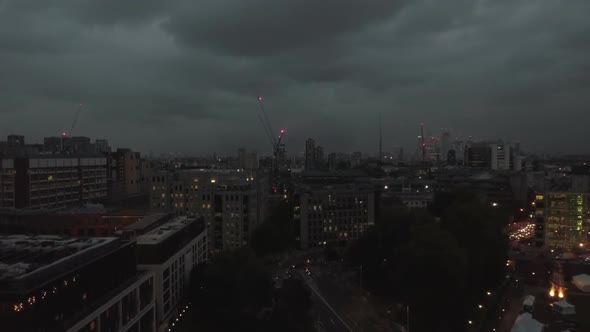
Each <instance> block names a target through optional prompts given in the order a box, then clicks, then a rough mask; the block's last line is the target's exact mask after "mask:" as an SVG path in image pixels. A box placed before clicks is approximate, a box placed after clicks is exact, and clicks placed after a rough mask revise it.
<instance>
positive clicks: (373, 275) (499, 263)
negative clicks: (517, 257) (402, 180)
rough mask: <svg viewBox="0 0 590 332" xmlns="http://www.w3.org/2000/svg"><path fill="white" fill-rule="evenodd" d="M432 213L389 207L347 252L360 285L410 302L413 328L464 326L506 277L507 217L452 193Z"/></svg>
mask: <svg viewBox="0 0 590 332" xmlns="http://www.w3.org/2000/svg"><path fill="white" fill-rule="evenodd" d="M445 205H446V207H444V208H442V209H440V210H439V211H438V213H437V214H438V216H437V218H435V217H434V216H433V215H432V214H429V213H420V212H410V211H409V210H405V209H397V210H395V211H393V210H392V211H388V212H387V213H384V214H382V215H381V217H380V220H379V222H378V224H377V225H376V226H375V227H374V228H373V229H372V230H371V231H369V232H368V233H367V234H366V235H365V236H364V237H363V238H362V239H361V240H359V241H358V242H357V243H356V244H355V245H353V247H352V248H351V250H350V252H349V259H350V261H351V262H352V263H353V264H354V265H357V266H358V265H362V266H363V270H362V271H363V278H364V280H365V286H366V287H367V288H368V289H369V290H370V291H371V292H372V293H374V294H378V295H381V296H385V297H387V298H390V299H391V300H392V302H397V303H403V304H405V305H409V306H410V308H411V312H412V314H411V315H410V321H411V325H412V330H413V331H462V330H464V329H465V327H466V324H467V321H468V320H469V319H472V317H476V311H477V305H478V303H480V302H481V301H482V299H483V298H484V297H485V296H486V292H487V291H488V290H493V289H495V288H496V287H497V286H498V285H499V284H500V282H501V280H502V278H503V276H504V274H505V262H506V244H507V242H506V241H507V240H506V236H505V235H504V234H503V231H502V230H503V226H504V222H503V221H504V220H505V217H506V216H505V215H504V214H503V212H502V211H501V210H498V209H494V208H493V207H491V206H488V205H486V204H484V203H482V202H481V201H479V200H477V199H476V198H474V197H472V196H469V195H457V196H455V197H453V199H452V201H451V202H449V203H448V204H445Z"/></svg>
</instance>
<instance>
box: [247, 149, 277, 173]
mask: <svg viewBox="0 0 590 332" xmlns="http://www.w3.org/2000/svg"><path fill="white" fill-rule="evenodd" d="M278 157H279V156H277V159H280V158H278ZM275 162H280V160H277V161H275ZM238 163H239V165H238V168H240V169H257V168H258V154H257V153H256V152H253V151H252V152H249V151H247V150H246V149H244V148H242V149H238Z"/></svg>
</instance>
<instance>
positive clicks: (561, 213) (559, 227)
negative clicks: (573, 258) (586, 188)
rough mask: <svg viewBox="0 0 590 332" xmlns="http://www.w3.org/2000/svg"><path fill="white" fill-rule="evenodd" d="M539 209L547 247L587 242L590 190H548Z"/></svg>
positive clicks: (570, 247)
mask: <svg viewBox="0 0 590 332" xmlns="http://www.w3.org/2000/svg"><path fill="white" fill-rule="evenodd" d="M538 208H539V207H538ZM543 212H544V213H543V217H544V225H545V227H544V231H545V243H544V244H545V245H546V246H547V247H550V248H562V249H572V248H579V247H583V248H586V247H587V246H589V245H590V193H575V192H548V193H546V194H545V202H544V211H543Z"/></svg>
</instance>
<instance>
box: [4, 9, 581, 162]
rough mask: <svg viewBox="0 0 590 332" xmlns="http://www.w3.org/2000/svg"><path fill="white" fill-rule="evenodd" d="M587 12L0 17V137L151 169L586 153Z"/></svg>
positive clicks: (115, 12) (47, 12)
mask: <svg viewBox="0 0 590 332" xmlns="http://www.w3.org/2000/svg"><path fill="white" fill-rule="evenodd" d="M588 12H590V2H588V1H583V0H573V1H567V2H556V1H552V0H493V1H492V0H469V1H468V0H450V1H444V2H443V1H436V0H413V1H409V0H401V1H390V0H366V1H361V2H359V1H354V0H340V1H336V0H325V1H311V0H301V1H290V0H278V1H277V0H274V1H273V0H252V1H246V2H245V1H241V0H206V1H199V2H195V1H189V0H170V1H157V0H148V1H146V0H142V1H139V0H132V1H115V0H107V1H105V0H77V1H75V0H56V1H51V2H49V1H47V2H45V1H41V2H40V1H34V0H0V134H1V135H4V134H10V133H22V134H25V135H27V137H29V140H33V141H35V140H39V139H41V138H42V137H43V136H49V135H54V134H55V133H59V132H61V131H62V130H64V129H66V128H68V127H69V125H70V123H71V119H72V116H73V114H74V112H75V109H76V105H78V104H79V103H80V102H82V103H84V104H85V105H86V108H85V110H84V112H83V113H82V114H81V117H80V120H79V124H78V128H77V129H76V132H77V133H78V134H84V135H87V136H91V137H107V138H109V139H110V140H111V141H112V142H113V144H114V145H116V146H128V147H131V148H134V149H139V150H142V151H144V152H148V151H154V152H165V151H171V152H189V153H194V154H199V153H209V152H213V151H217V152H232V151H234V150H235V149H237V148H238V147H240V146H247V147H251V148H254V149H257V150H259V151H261V152H263V153H267V152H269V151H268V150H269V145H268V143H267V142H266V140H265V136H264V134H263V131H262V128H261V126H260V125H259V123H258V120H257V118H256V113H257V104H256V96H257V95H258V94H264V95H265V97H266V103H267V110H268V112H269V115H270V118H271V120H272V122H273V124H274V126H275V127H276V128H277V129H278V128H279V127H286V128H287V129H288V136H287V137H286V143H287V149H288V151H289V152H290V153H299V152H301V151H302V150H303V149H304V144H303V142H304V140H305V139H306V138H308V137H314V138H316V140H317V141H319V142H320V144H323V145H325V146H326V148H327V149H328V150H329V151H353V150H365V151H367V152H374V151H375V150H376V147H377V144H376V142H377V137H376V135H375V133H376V128H377V123H378V122H377V119H378V114H379V113H382V115H383V123H384V127H385V129H386V130H385V133H384V142H385V144H384V146H385V148H386V149H388V150H391V149H393V148H394V147H398V146H404V147H406V148H407V149H409V150H410V151H411V152H412V149H414V147H415V137H416V135H417V132H418V126H419V123H420V122H424V123H425V125H426V128H427V131H429V132H431V133H433V134H436V133H438V132H439V131H440V128H442V127H444V128H450V129H451V131H452V133H453V134H454V135H455V136H470V135H471V136H474V137H476V138H504V139H506V140H514V141H516V140H518V141H521V142H522V144H523V146H524V147H525V148H528V149H529V150H533V151H539V152H541V151H546V152H555V151H563V152H590V148H588V146H587V145H585V144H581V143H580V142H586V141H588V139H590V134H589V133H590V131H587V130H586V128H585V126H586V124H587V123H590V112H588V105H589V104H590V62H589V60H588V59H590V37H589V36H590V34H588V31H590V20H588V19H587V16H586V14H587V13H588Z"/></svg>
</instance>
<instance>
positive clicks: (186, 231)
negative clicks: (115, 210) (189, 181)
mask: <svg viewBox="0 0 590 332" xmlns="http://www.w3.org/2000/svg"><path fill="white" fill-rule="evenodd" d="M207 251H208V247H207V231H206V228H205V224H204V221H203V219H202V218H199V219H196V218H189V217H184V216H183V217H178V218H176V219H174V220H172V221H169V222H167V223H165V224H162V225H161V226H159V227H157V228H156V229H154V230H152V231H150V232H148V233H146V234H144V235H141V236H139V237H137V260H138V264H139V265H138V267H139V268H140V269H144V270H148V271H151V272H153V273H154V276H155V279H154V280H155V289H156V317H157V321H158V322H159V325H160V330H162V331H167V330H168V328H169V327H171V324H172V322H171V321H169V320H170V319H171V318H172V317H173V314H174V313H175V312H176V311H177V310H178V306H179V305H180V304H181V301H182V300H183V299H184V298H186V288H187V287H188V281H189V277H190V273H191V271H192V269H193V268H194V267H195V266H197V265H198V264H200V263H203V262H205V261H206V260H207Z"/></svg>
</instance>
